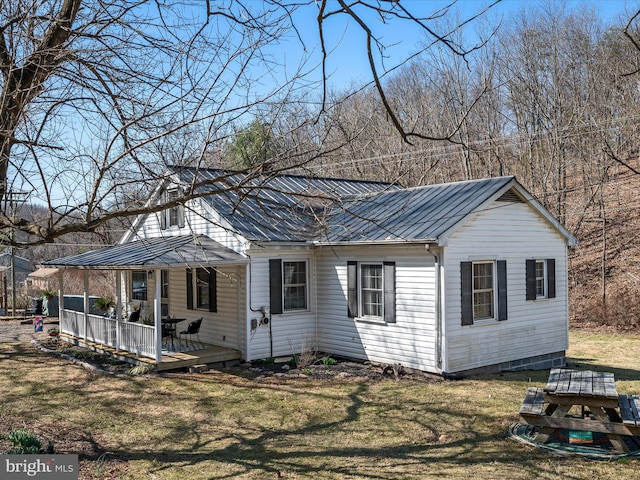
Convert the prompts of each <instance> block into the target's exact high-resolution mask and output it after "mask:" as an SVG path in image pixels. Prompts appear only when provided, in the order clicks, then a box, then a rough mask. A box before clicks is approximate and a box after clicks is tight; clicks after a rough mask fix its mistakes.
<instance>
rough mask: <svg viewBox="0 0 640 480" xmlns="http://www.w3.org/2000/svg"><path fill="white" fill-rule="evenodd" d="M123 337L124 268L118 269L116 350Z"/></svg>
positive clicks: (118, 348) (117, 350) (118, 349)
mask: <svg viewBox="0 0 640 480" xmlns="http://www.w3.org/2000/svg"><path fill="white" fill-rule="evenodd" d="M121 338H122V270H116V352H119V351H120V340H121Z"/></svg>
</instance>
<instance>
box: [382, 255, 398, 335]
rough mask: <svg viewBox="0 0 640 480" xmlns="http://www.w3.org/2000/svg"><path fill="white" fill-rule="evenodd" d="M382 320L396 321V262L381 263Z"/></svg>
mask: <svg viewBox="0 0 640 480" xmlns="http://www.w3.org/2000/svg"><path fill="white" fill-rule="evenodd" d="M382 276H383V278H384V321H385V322H387V323H396V262H384V263H383V275H382Z"/></svg>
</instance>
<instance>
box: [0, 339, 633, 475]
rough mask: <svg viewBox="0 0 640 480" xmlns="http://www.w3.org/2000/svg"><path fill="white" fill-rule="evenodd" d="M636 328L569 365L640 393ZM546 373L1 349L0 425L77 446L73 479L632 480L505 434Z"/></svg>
mask: <svg viewBox="0 0 640 480" xmlns="http://www.w3.org/2000/svg"><path fill="white" fill-rule="evenodd" d="M638 351H640V337H639V336H634V335H628V334H612V333H599V332H597V333H596V332H585V331H573V332H572V333H571V349H570V351H569V357H570V358H569V361H570V364H571V366H574V367H575V366H577V367H578V368H588V369H597V370H605V371H612V372H614V373H615V375H616V379H617V387H618V391H620V392H624V393H635V394H640V355H638V354H637V353H636V352H638ZM547 375H548V371H542V372H521V373H509V374H504V375H493V376H483V377H477V378H473V379H467V380H460V381H444V380H439V381H424V382H423V381H407V380H406V379H401V380H400V381H394V380H393V379H388V380H384V381H379V382H371V381H368V382H367V381H354V380H348V379H345V380H341V381H335V380H334V381H327V380H313V379H312V378H310V379H305V380H301V379H298V380H295V381H281V380H276V379H271V380H269V379H262V380H251V379H247V378H244V377H242V376H239V375H231V374H228V373H221V372H216V371H210V372H205V373H202V374H192V375H189V374H174V375H168V376H145V377H127V378H110V377H104V376H98V375H96V374H92V373H90V372H88V371H86V370H84V369H82V368H81V367H78V366H77V365H73V364H70V363H67V362H66V361H64V360H61V359H58V358H56V357H50V356H47V355H44V354H43V353H41V352H39V351H36V350H35V349H34V347H33V346H32V345H31V344H27V343H13V344H0V401H1V403H0V433H7V432H8V431H9V430H10V429H11V428H16V427H20V428H26V429H27V430H30V431H32V432H34V433H36V434H38V435H40V436H42V437H44V438H46V439H51V440H53V441H54V444H55V447H56V451H57V452H58V453H79V454H80V458H81V472H80V478H81V479H94V478H95V479H98V478H99V479H114V478H122V479H132V480H133V479H135V480H140V479H167V480H168V479H176V480H177V479H180V480H185V479H187V480H188V479H225V478H233V479H236V478H238V479H268V478H286V479H301V478H305V479H307V478H313V479H375V480H378V479H424V478H442V479H468V478H469V479H470V478H474V479H475V478H479V479H494V478H495V479H531V478H537V479H558V478H563V479H617V480H624V479H629V480H630V479H634V480H635V479H637V478H638V476H639V474H640V462H639V461H638V460H635V459H624V460H618V461H606V462H605V461H593V460H585V459H582V458H564V457H555V456H552V455H549V454H548V453H546V452H544V451H541V450H539V449H537V448H533V447H530V446H527V445H522V444H519V443H517V442H515V441H513V440H511V439H509V438H507V430H508V427H509V425H511V424H512V423H513V422H515V421H517V420H518V415H517V412H518V409H519V406H520V403H521V401H522V398H523V396H524V393H525V391H526V388H527V386H529V385H533V386H544V384H545V383H546V378H547Z"/></svg>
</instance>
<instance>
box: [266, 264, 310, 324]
mask: <svg viewBox="0 0 640 480" xmlns="http://www.w3.org/2000/svg"><path fill="white" fill-rule="evenodd" d="M308 278H309V277H308V268H307V261H306V260H280V259H272V260H269V293H270V295H269V296H270V302H271V313H276V314H280V313H285V312H292V311H296V310H307V309H308V298H309V280H308Z"/></svg>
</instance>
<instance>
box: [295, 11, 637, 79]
mask: <svg viewBox="0 0 640 480" xmlns="http://www.w3.org/2000/svg"><path fill="white" fill-rule="evenodd" d="M450 3H451V2H450V1H441V0H413V1H409V2H407V5H408V6H409V7H410V8H414V9H416V10H418V9H419V10H420V11H421V12H422V13H425V14H426V13H432V12H434V11H436V10H437V9H438V8H441V7H444V6H446V5H448V4H450ZM491 3H493V2H490V1H484V0H458V2H457V3H456V5H455V6H454V7H453V8H454V9H457V10H459V11H460V12H461V15H462V17H463V18H464V17H468V16H469V15H472V14H474V13H475V12H478V11H481V10H482V9H483V8H484V7H485V6H487V5H490V4H491ZM542 3H546V0H542V1H537V0H502V1H501V2H499V3H498V4H497V5H495V6H493V7H492V8H491V9H490V11H489V13H488V14H487V15H489V16H490V17H492V18H493V17H495V18H499V17H500V16H504V17H505V18H506V17H508V16H509V15H510V14H512V13H514V12H517V11H520V10H521V9H523V8H526V7H535V6H537V5H540V4H542ZM557 3H564V4H565V5H566V7H567V8H568V9H569V10H572V9H579V8H583V7H584V6H588V7H593V8H595V9H596V11H598V12H599V13H600V14H601V16H602V18H603V19H604V20H605V21H606V22H609V21H612V20H613V19H615V18H616V17H617V16H618V15H621V14H623V13H624V12H625V10H626V11H627V12H635V11H637V9H639V8H640V1H618V0H598V1H596V0H583V1H574V0H571V1H565V2H557ZM416 6H417V7H416ZM303 12H304V13H305V15H304V16H300V17H298V18H296V21H298V22H300V23H299V25H302V26H303V27H302V28H301V29H300V31H301V34H302V35H303V38H304V39H305V42H306V45H307V47H308V49H309V50H310V51H311V50H314V49H315V53H316V55H315V56H314V58H319V56H318V55H317V54H318V53H319V51H318V39H317V24H316V21H315V18H314V15H313V12H312V10H311V8H307V7H305V9H304V10H303ZM625 18H626V17H625ZM390 26H391V27H392V28H385V30H384V31H383V32H382V35H383V39H384V41H385V42H386V43H387V44H389V45H393V46H392V47H390V48H389V49H388V51H387V53H389V54H390V55H391V58H390V59H389V60H388V62H387V66H391V65H393V64H394V61H395V62H396V63H397V61H398V60H400V59H403V58H406V56H407V53H408V52H413V51H415V50H416V45H417V43H418V41H419V40H420V39H421V38H423V37H422V34H421V33H420V32H419V31H418V30H417V28H407V24H406V23H404V24H403V25H402V28H394V25H393V24H391V25H390ZM473 28H474V27H473V26H470V27H469V30H470V31H472V29H473ZM325 29H326V31H325V35H326V38H327V39H329V40H328V43H329V45H328V46H329V47H336V49H335V51H333V52H332V53H331V55H330V58H329V61H328V64H327V67H328V71H329V73H330V74H331V75H332V81H331V82H330V83H331V84H334V85H337V86H342V87H346V86H348V84H349V83H350V82H351V81H353V82H355V83H357V84H360V83H363V82H367V81H369V80H370V79H371V74H370V72H369V66H368V62H367V57H366V51H365V43H364V36H363V34H362V33H361V30H360V28H359V27H358V25H356V24H355V22H353V21H351V22H349V23H346V22H345V21H342V20H339V19H337V18H336V19H335V20H331V21H327V23H326V24H325ZM287 55H288V58H287V61H289V62H291V61H292V60H294V59H295V58H296V57H295V53H294V52H293V51H291V52H290V53H289V52H288V53H287ZM291 64H292V65H293V64H295V62H291Z"/></svg>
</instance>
